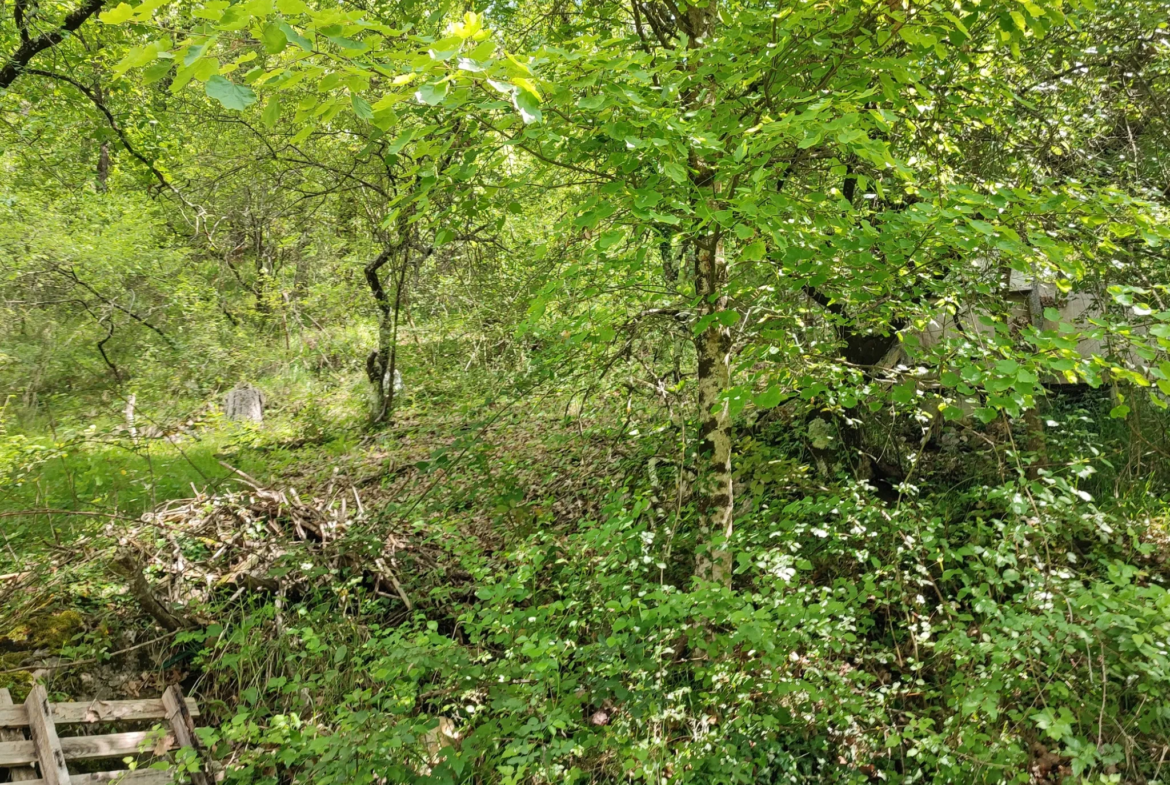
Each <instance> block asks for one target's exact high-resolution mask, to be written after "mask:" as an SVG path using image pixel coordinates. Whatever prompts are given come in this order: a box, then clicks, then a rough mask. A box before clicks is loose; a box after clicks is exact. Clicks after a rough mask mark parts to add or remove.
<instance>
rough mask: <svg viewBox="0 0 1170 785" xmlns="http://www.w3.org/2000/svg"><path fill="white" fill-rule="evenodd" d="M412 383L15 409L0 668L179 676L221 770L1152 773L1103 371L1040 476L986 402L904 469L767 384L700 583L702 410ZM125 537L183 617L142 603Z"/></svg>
mask: <svg viewBox="0 0 1170 785" xmlns="http://www.w3.org/2000/svg"><path fill="white" fill-rule="evenodd" d="M481 374H482V372H481ZM429 381H430V380H426V379H423V380H419V382H418V388H419V389H418V390H417V392H415V393H413V394H411V395H410V396H409V398H408V401H407V403H406V405H405V407H404V408H403V409H402V410H401V412H400V415H399V416H398V418H397V419H396V422H395V425H394V426H393V427H392V428H390V429H387V430H386V431H384V432H381V433H377V434H375V435H370V434H367V433H363V432H362V430H361V428H360V419H359V417H358V415H357V413H355V414H354V417H353V418H352V420H351V422H352V423H353V424H352V425H351V426H349V427H337V426H330V427H323V426H322V425H321V420H322V417H321V416H320V414H319V413H320V411H321V410H322V409H323V408H324V409H328V407H330V406H344V403H343V401H344V398H343V397H339V396H333V397H330V396H329V395H328V393H327V392H326V391H325V390H323V389H313V388H311V387H305V386H302V388H301V389H300V392H301V394H303V395H306V396H307V397H306V398H305V399H304V400H302V401H297V400H295V398H294V397H292V394H291V392H290V397H289V398H286V399H285V404H284V405H283V408H282V409H281V410H279V411H276V412H274V414H273V417H272V418H271V419H270V420H269V421H268V422H266V423H265V424H264V425H263V426H260V427H256V426H247V425H239V424H232V423H227V422H225V421H223V420H222V419H221V418H220V417H219V416H218V415H217V413H216V412H215V408H216V407H215V406H214V405H212V406H210V407H206V408H203V409H201V411H204V412H206V414H205V416H204V417H203V418H202V419H201V420H199V421H197V420H196V417H195V416H194V415H192V416H184V417H181V418H178V420H177V422H179V423H181V428H179V429H176V431H175V433H173V434H171V435H169V436H168V435H165V434H164V435H157V434H156V435H153V436H151V437H149V438H148V437H146V436H141V435H140V436H138V437H137V438H134V437H132V436H131V435H130V434H129V433H127V429H126V426H125V425H124V424H121V425H117V426H112V427H111V424H112V423H115V422H117V420H116V418H115V417H113V416H111V417H109V418H107V419H106V420H105V425H104V427H103V426H102V425H98V424H94V425H92V426H84V423H85V421H86V420H85V418H82V419H78V420H76V421H75V422H76V423H77V426H76V428H75V430H73V431H69V430H68V429H67V428H66V426H65V425H64V424H63V423H61V422H58V423H57V425H56V426H55V427H56V433H57V439H52V438H35V437H32V436H29V435H28V434H27V433H21V432H19V430H18V429H17V428H15V427H14V418H12V417H11V415H9V417H8V419H7V420H6V428H7V430H6V433H5V436H4V444H5V449H6V451H7V452H6V457H5V461H6V463H5V471H6V472H7V476H8V477H9V479H10V480H15V481H16V482H14V483H10V484H8V485H7V487H8V489H9V492H8V493H7V494H6V497H5V499H4V502H3V509H2V513H0V514H4V515H5V516H6V518H5V533H6V542H5V553H4V555H3V557H0V572H2V573H4V583H3V584H2V585H0V590H2V591H3V592H4V603H3V608H4V614H3V623H2V624H0V627H2V628H3V630H4V632H3V636H4V637H3V642H2V644H0V648H2V650H3V653H2V654H0V682H3V683H4V684H5V685H7V686H10V687H11V688H13V689H14V690H15V691H16V693H17V695H18V696H19V695H20V694H21V691H22V689H26V688H27V686H28V685H29V684H30V683H31V679H32V678H33V676H34V675H37V676H40V677H42V678H44V679H45V680H46V683H47V684H48V685H49V688H50V690H51V691H52V692H54V693H57V694H61V695H74V696H76V695H89V696H92V697H100V698H107V699H108V698H113V697H134V696H138V695H143V694H152V690H156V689H158V688H159V687H160V685H164V684H165V683H166V682H168V681H179V682H181V683H182V684H184V685H185V686H186V687H187V689H188V690H189V691H190V692H191V693H192V694H194V695H197V696H198V697H199V698H200V699H201V700H202V701H203V702H204V704H205V706H206V709H205V711H206V712H207V715H208V716H210V717H213V718H214V720H215V721H214V723H211V724H209V725H208V726H207V728H206V729H205V730H203V731H201V732H202V733H203V734H204V741H205V743H206V744H207V745H208V748H209V749H211V750H212V751H213V754H214V755H215V756H216V757H217V758H219V759H220V764H221V765H223V766H224V767H225V769H226V771H227V776H228V778H229V781H232V782H274V783H275V782H281V781H285V780H286V779H287V777H289V776H291V775H292V774H293V773H295V776H297V777H298V778H308V779H311V780H312V781H314V782H322V783H328V782H335V783H343V782H344V783H349V782H382V781H391V782H397V781H415V780H417V781H420V782H456V781H464V780H466V779H467V778H468V777H472V778H473V779H475V780H477V781H478V780H483V781H498V782H522V781H523V782H528V781H534V782H538V781H574V782H576V781H579V782H590V781H592V782H601V781H618V780H626V779H631V778H632V779H644V780H646V781H660V780H667V779H670V780H675V779H679V780H686V781H702V782H759V781H775V782H784V781H793V782H797V781H809V780H811V779H816V780H818V781H825V782H828V781H834V782H867V781H871V780H872V779H873V778H875V777H885V778H894V779H897V780H898V781H905V782H913V781H954V782H958V781H964V782H967V781H989V782H990V781H996V782H998V781H1005V779H1006V778H1005V774H1007V773H1008V772H1015V773H1014V774H1012V775H1011V777H1010V778H1014V779H1016V780H1018V781H1021V782H1026V781H1031V782H1044V781H1051V782H1058V781H1061V777H1066V776H1069V775H1070V774H1081V773H1084V772H1091V771H1097V772H1100V773H1101V775H1102V776H1103V777H1105V778H1106V780H1109V779H1112V780H1114V781H1131V780H1132V779H1133V778H1135V777H1139V776H1140V777H1146V778H1149V779H1151V780H1152V779H1154V778H1156V776H1157V775H1158V769H1159V764H1160V763H1161V758H1160V753H1159V755H1156V756H1155V755H1151V754H1150V751H1151V750H1155V751H1157V750H1160V749H1162V747H1160V746H1159V745H1161V744H1162V741H1161V740H1162V739H1163V738H1165V735H1164V733H1165V731H1164V727H1165V726H1164V723H1165V722H1166V721H1167V717H1166V716H1165V707H1166V706H1167V702H1166V696H1167V692H1166V691H1167V683H1166V675H1165V673H1166V671H1165V666H1166V662H1167V660H1166V651H1165V643H1164V640H1165V639H1164V636H1163V632H1162V631H1163V630H1164V629H1165V628H1164V626H1163V625H1164V624H1165V618H1166V616H1165V614H1166V612H1167V608H1168V607H1170V598H1168V597H1167V594H1166V591H1165V589H1164V588H1163V586H1164V582H1165V580H1166V578H1167V568H1166V566H1165V537H1166V533H1165V521H1164V520H1163V519H1162V518H1160V517H1158V515H1157V513H1156V509H1157V506H1156V505H1151V504H1150V503H1149V502H1150V501H1151V498H1150V497H1149V496H1146V495H1145V494H1144V493H1143V492H1142V491H1140V490H1137V489H1138V487H1139V486H1137V485H1136V484H1133V483H1132V482H1129V481H1127V482H1126V483H1125V484H1124V485H1123V486H1120V487H1126V488H1131V489H1133V490H1130V491H1128V492H1127V493H1126V494H1123V495H1121V496H1116V497H1115V496H1114V495H1113V493H1114V490H1115V489H1116V487H1119V486H1118V478H1119V476H1120V474H1121V472H1122V470H1123V469H1124V465H1123V461H1124V460H1125V454H1124V452H1125V451H1124V449H1123V448H1121V447H1120V446H1119V445H1120V444H1121V442H1120V441H1117V440H1111V439H1110V438H1108V436H1106V437H1105V438H1102V437H1101V433H1102V429H1101V428H1098V427H1096V426H1097V425H1099V424H1100V423H1102V422H1106V423H1108V417H1107V415H1105V414H1103V409H1102V407H1105V410H1107V409H1108V406H1109V400H1108V396H1105V397H1101V396H1093V395H1091V394H1090V395H1087V396H1081V397H1079V398H1078V397H1076V396H1074V397H1073V399H1072V400H1067V401H1061V400H1054V401H1053V403H1052V405H1051V406H1050V407H1049V409H1048V412H1047V415H1046V416H1048V417H1049V428H1050V430H1051V431H1052V432H1057V433H1059V432H1065V433H1066V434H1067V438H1065V439H1063V440H1062V441H1061V442H1060V443H1062V444H1067V445H1068V450H1069V454H1070V456H1074V455H1080V454H1083V453H1085V451H1086V449H1088V448H1092V450H1096V451H1097V452H1098V455H1099V456H1100V457H1099V459H1098V461H1096V464H1097V465H1098V466H1101V467H1102V469H1100V470H1095V469H1094V468H1092V463H1091V462H1089V461H1081V462H1079V463H1078V462H1077V461H1075V460H1073V461H1070V462H1069V463H1070V465H1071V468H1070V470H1068V471H1061V472H1051V473H1050V472H1045V473H1043V474H1042V475H1041V476H1040V477H1038V478H1037V479H1035V480H1029V479H1027V478H1026V475H1025V473H1024V472H1022V471H1018V470H1017V469H1016V468H1015V467H1012V466H1010V465H1007V466H1006V467H1005V466H1004V465H1003V463H1004V462H1005V461H1006V462H1010V458H1006V457H1003V456H999V455H992V454H989V453H988V452H986V451H978V450H975V449H973V448H972V447H971V446H970V445H969V444H968V443H967V442H969V441H970V440H977V441H978V442H979V443H980V444H983V443H984V442H985V440H987V439H996V440H999V441H1000V442H1001V443H1002V444H1001V448H1002V449H1001V450H1000V451H1001V452H1003V453H1004V454H1005V455H1006V454H1009V453H1010V449H1007V446H1008V444H1009V443H1010V438H1011V435H1010V433H1005V432H1002V431H1001V432H997V431H995V430H994V429H982V428H978V427H975V428H971V429H969V430H970V431H971V432H970V433H969V434H964V435H962V436H960V437H958V438H955V439H952V440H950V441H949V442H948V443H946V444H943V445H940V446H937V447H932V449H931V452H930V454H929V455H926V456H925V457H924V458H923V464H922V467H921V469H920V475H919V480H918V483H917V492H916V493H909V492H907V493H903V494H902V495H900V496H895V497H891V496H890V495H889V494H888V493H885V492H883V491H882V489H881V488H879V487H875V486H874V485H871V484H868V483H864V482H860V483H859V482H857V481H855V480H852V479H848V478H847V476H846V474H841V475H839V476H838V477H836V478H832V477H824V476H821V475H820V474H819V473H818V472H817V471H816V469H815V468H814V466H815V464H814V463H813V462H812V459H811V449H812V447H811V444H812V439H813V437H811V436H810V435H809V433H810V430H809V428H808V426H807V424H806V421H807V414H806V413H805V412H804V411H803V410H802V409H801V408H800V407H787V408H785V407H781V408H780V409H776V410H772V411H771V412H769V413H768V414H767V415H766V416H763V415H761V416H759V417H758V418H755V419H754V420H752V421H749V422H747V423H745V425H744V433H745V436H746V437H747V439H748V442H747V448H746V449H745V452H744V456H743V460H742V462H741V465H740V468H739V470H738V472H737V476H736V490H737V494H738V496H739V498H740V501H741V505H742V506H741V510H742V511H741V512H740V513H739V515H738V517H737V528H736V535H735V536H736V551H737V554H738V556H737V560H736V565H735V576H734V580H733V584H732V587H731V588H730V589H721V588H718V587H712V586H695V585H694V584H692V583H691V581H690V578H689V576H690V568H689V567H688V566H687V563H688V559H689V558H693V557H688V554H689V553H692V552H693V550H694V547H695V544H694V538H693V535H688V533H687V532H686V530H685V528H684V527H680V526H679V521H680V520H682V519H683V518H684V517H685V516H686V515H688V514H689V512H688V509H687V508H688V506H690V505H692V504H693V500H692V499H691V498H690V492H689V490H688V487H687V486H688V482H689V481H690V477H691V475H688V472H687V470H686V456H687V446H686V443H685V440H686V438H687V437H686V434H685V429H681V428H679V427H677V424H676V423H673V422H672V421H671V419H670V417H669V416H668V415H667V414H665V412H664V410H663V409H662V408H661V407H659V406H656V405H654V404H653V402H652V401H646V400H636V399H635V398H634V397H633V396H631V395H630V394H629V393H628V391H627V390H626V389H625V388H623V387H621V386H618V387H614V388H611V389H606V390H603V391H601V392H599V393H598V394H596V395H594V396H593V397H591V398H589V399H588V400H587V401H585V402H584V404H582V403H581V402H580V400H579V399H575V398H573V397H572V396H565V395H563V394H548V393H547V391H546V392H545V393H544V394H542V391H541V390H540V385H539V384H536V385H532V386H531V387H532V388H533V389H530V390H529V391H528V392H527V393H526V394H521V395H519V396H516V397H514V398H512V399H509V398H508V396H507V391H506V390H505V389H504V386H503V385H494V384H491V383H488V384H484V382H485V379H484V378H482V375H480V376H478V377H477V376H475V375H471V376H468V377H467V378H464V379H461V380H459V382H458V383H457V384H454V383H453V382H452V378H451V377H450V376H445V377H437V378H436V379H435V380H434V382H435V389H438V388H439V387H441V386H443V385H444V384H445V385H446V386H447V387H448V388H449V389H450V388H452V387H457V388H458V389H459V390H461V391H463V394H467V391H471V390H482V389H489V388H493V387H494V388H496V389H498V390H500V394H499V395H498V397H496V396H495V395H489V396H488V397H485V398H481V399H479V400H475V401H472V400H470V399H469V400H467V402H466V404H465V405H464V406H463V407H462V410H461V411H453V410H452V408H451V407H450V406H449V401H448V400H446V398H447V396H446V395H445V394H438V393H436V394H435V395H434V399H435V400H430V399H429V393H427V392H426V390H427V388H428V382H429ZM269 382H270V384H269V386H270V388H273V389H275V388H277V387H279V386H280V380H279V379H272V380H269ZM285 389H286V390H291V389H292V388H288V387H286V388H285ZM575 400H576V403H574V401H575ZM148 406H149V404H148ZM114 411H115V412H116V411H117V409H116V408H115V409H114ZM84 414H88V412H85V413H84ZM327 419H328V420H329V422H331V423H337V422H345V418H344V417H343V416H340V412H330V414H329V417H328V418H327ZM99 422H101V421H99ZM1155 422H1158V421H1156V420H1155ZM83 426H84V427H83ZM1148 433H1150V434H1152V433H1153V429H1152V428H1151V429H1150V430H1149V431H1148ZM70 434H75V435H70ZM814 436H815V434H814ZM623 437H625V438H623ZM1078 438H1079V439H1083V440H1088V441H1089V442H1091V444H1088V445H1087V446H1086V445H1085V444H1080V443H1077V441H1076V440H1077V439H1078ZM680 457H681V458H682V460H681V461H680ZM1050 458H1051V459H1052V460H1053V462H1054V463H1055V462H1057V461H1056V457H1055V456H1050ZM972 461H978V462H980V466H978V467H973V466H972ZM680 466H681V467H682V469H683V471H681V472H680V471H679V468H680ZM1109 466H1112V467H1114V468H1113V470H1112V471H1110V469H1109V468H1108V467H1109ZM95 467H100V468H95ZM956 477H958V478H959V479H958V481H957V482H952V480H954V479H955V478H956ZM97 478H104V480H103V483H95V480H96V479H97ZM120 478H122V479H120ZM155 478H158V479H155ZM1154 479H1155V480H1157V481H1159V482H1160V481H1161V480H1160V477H1158V476H1155V478H1154ZM180 480H182V482H180ZM104 483H110V484H109V485H105V484H104ZM50 488H52V489H55V494H56V495H53V493H51V492H49V490H48V489H50ZM266 494H267V496H266ZM265 498H276V499H277V501H274V502H271V501H270V502H265V501H264V499H265ZM294 500H295V501H294ZM71 508H72V510H73V512H81V513H87V514H82V515H72V514H68V513H66V512H64V510H69V509H71ZM156 508H157V509H158V510H160V511H163V512H165V511H168V510H169V511H172V513H173V514H171V517H170V518H167V516H166V515H163V514H159V515H150V514H148V515H146V516H145V517H142V518H140V516H141V515H142V513H149V512H150V511H152V510H155V509H156ZM30 509H61V510H62V512H59V513H55V514H49V513H44V514H37V515H28V514H16V513H20V512H21V511H27V510H30ZM175 510H178V512H177V513H176V512H173V511H175ZM314 510H315V512H314ZM217 516H219V517H220V518H221V519H223V520H227V521H228V523H229V524H230V525H227V526H221V527H220V528H218V529H216V528H215V526H214V525H213V524H212V523H209V521H214V520H216V518H217ZM224 516H227V517H226V518H224ZM298 516H300V517H299V518H298ZM298 520H303V521H304V522H305V523H304V526H305V527H312V529H311V531H305V530H302V527H301V525H300V524H299V523H297V521H298ZM313 521H316V523H313ZM14 523H15V524H16V525H13V524H14ZM294 528H296V529H298V530H301V534H300V535H297V534H296V533H295V532H294V531H293V529H294ZM321 532H324V534H322V533H321ZM233 538H234V539H233ZM778 542H780V543H783V546H782V547H777V543H778ZM127 552H129V553H132V554H133V557H132V558H133V560H134V563H135V564H137V565H138V566H139V567H140V568H141V569H143V570H144V574H145V576H146V577H147V579H148V581H149V583H150V585H151V586H152V587H153V590H154V591H155V592H156V593H157V594H158V595H159V596H161V597H163V598H164V599H165V600H167V601H168V602H169V607H170V608H172V609H173V610H174V611H175V613H176V616H177V617H179V618H181V619H182V622H181V624H180V625H179V626H176V627H175V628H174V629H172V630H169V631H166V634H164V635H161V636H160V635H159V634H158V633H159V632H160V627H159V623H158V620H157V619H151V618H150V616H149V615H148V614H147V613H146V612H144V610H143V606H142V605H140V604H139V603H138V602H136V598H135V597H134V596H133V593H132V592H128V591H127V589H126V583H125V581H126V579H125V577H124V574H123V573H120V572H119V571H118V570H117V568H116V565H114V562H115V561H116V560H117V559H119V558H122V557H123V556H124V555H125V554H126V553H127Z"/></svg>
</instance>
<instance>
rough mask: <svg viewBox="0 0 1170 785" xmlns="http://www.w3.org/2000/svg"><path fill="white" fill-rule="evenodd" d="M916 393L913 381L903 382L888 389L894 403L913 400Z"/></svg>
mask: <svg viewBox="0 0 1170 785" xmlns="http://www.w3.org/2000/svg"><path fill="white" fill-rule="evenodd" d="M917 393H918V385H916V384H915V383H914V382H903V383H902V384H899V385H895V386H894V389H893V390H891V391H890V398H891V399H892V400H893V401H894V403H901V404H907V403H910V402H911V401H913V400H914V398H915V396H916V395H917Z"/></svg>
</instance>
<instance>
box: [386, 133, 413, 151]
mask: <svg viewBox="0 0 1170 785" xmlns="http://www.w3.org/2000/svg"><path fill="white" fill-rule="evenodd" d="M414 134H415V129H414V128H408V129H406V130H405V131H403V132H402V133H400V134H399V135H398V137H397V138H395V140H394V141H393V142H391V143H390V144H389V146H387V148H386V153H387V154H388V155H398V154H399V153H401V152H402V148H404V147H406V146H407V145H408V144H410V142H411V140H412V139H414Z"/></svg>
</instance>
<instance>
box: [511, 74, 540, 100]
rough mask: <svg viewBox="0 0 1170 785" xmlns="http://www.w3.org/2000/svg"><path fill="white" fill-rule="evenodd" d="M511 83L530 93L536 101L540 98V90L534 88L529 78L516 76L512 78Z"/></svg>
mask: <svg viewBox="0 0 1170 785" xmlns="http://www.w3.org/2000/svg"><path fill="white" fill-rule="evenodd" d="M512 84H514V85H516V86H517V87H519V88H521V89H522V90H525V91H527V92H528V93H530V94H531V95H532V97H533V98H535V99H536V100H537V101H539V100H540V91H539V90H537V89H536V85H535V84H534V83H533V81H532V80H531V79H525V78H524V77H522V76H518V77H516V78H515V79H513V80H512Z"/></svg>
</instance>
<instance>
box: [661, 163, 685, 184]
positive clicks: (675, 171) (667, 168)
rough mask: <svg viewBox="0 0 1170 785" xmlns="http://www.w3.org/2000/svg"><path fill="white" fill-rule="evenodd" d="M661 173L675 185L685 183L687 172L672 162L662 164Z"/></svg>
mask: <svg viewBox="0 0 1170 785" xmlns="http://www.w3.org/2000/svg"><path fill="white" fill-rule="evenodd" d="M662 172H663V174H665V175H666V176H667V177H669V178H670V179H671V180H674V181H675V182H676V183H682V182H686V179H687V170H686V169H684V168H683V167H682V166H680V165H679V164H676V163H674V162H673V161H671V162H669V163H666V164H663V166H662Z"/></svg>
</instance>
